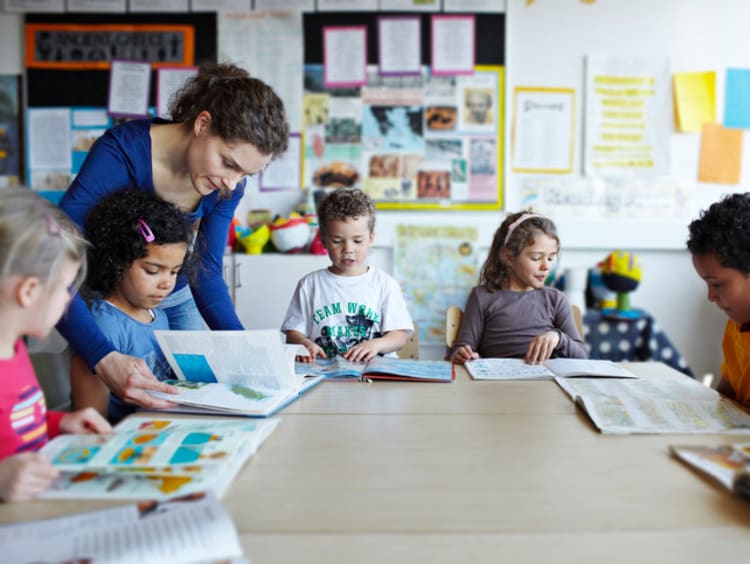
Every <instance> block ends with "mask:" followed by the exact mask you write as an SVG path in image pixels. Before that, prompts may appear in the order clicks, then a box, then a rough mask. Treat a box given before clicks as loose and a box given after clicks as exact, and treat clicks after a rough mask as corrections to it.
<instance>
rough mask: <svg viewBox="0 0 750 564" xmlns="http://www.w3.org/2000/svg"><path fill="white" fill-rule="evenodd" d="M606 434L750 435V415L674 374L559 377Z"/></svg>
mask: <svg viewBox="0 0 750 564" xmlns="http://www.w3.org/2000/svg"><path fill="white" fill-rule="evenodd" d="M555 382H557V385H558V386H560V387H561V388H562V389H563V390H564V391H565V393H566V394H568V396H569V397H570V399H571V400H573V402H575V403H576V404H578V405H579V406H580V407H581V408H582V409H583V410H584V411H585V412H586V414H587V415H588V416H589V417H590V418H591V421H592V422H593V423H594V425H596V426H597V428H599V430H600V431H601V432H602V433H619V434H628V433H670V434H674V433H691V434H695V433H703V434H712V433H750V414H748V413H747V412H745V411H743V410H742V409H741V408H740V407H738V406H737V405H736V404H734V403H733V402H732V401H731V400H728V399H727V398H725V397H722V396H721V395H720V394H719V393H718V392H717V391H716V390H713V389H711V388H709V387H707V386H704V385H703V384H701V383H700V382H698V381H696V380H693V379H692V378H689V377H688V376H685V375H684V374H681V373H678V372H674V373H670V374H669V375H668V376H661V377H648V378H640V379H638V380H625V379H614V378H582V379H576V378H555Z"/></svg>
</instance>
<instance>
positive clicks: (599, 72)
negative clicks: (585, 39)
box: [584, 55, 673, 177]
mask: <svg viewBox="0 0 750 564" xmlns="http://www.w3.org/2000/svg"><path fill="white" fill-rule="evenodd" d="M669 84H670V75H669V60H668V59H667V58H662V57H659V58H645V57H644V58H641V57H632V58H631V57H610V56H603V55H602V56H589V57H587V58H586V97H585V100H586V111H585V128H586V129H585V135H584V138H585V143H586V145H585V149H584V151H585V152H584V167H585V170H584V173H585V174H586V175H587V176H609V177H612V176H624V177H634V176H663V175H667V174H668V173H669V147H670V136H671V132H672V130H671V120H672V115H673V109H672V99H671V95H670V87H669Z"/></svg>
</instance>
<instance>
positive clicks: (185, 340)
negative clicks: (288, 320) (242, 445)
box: [149, 330, 323, 417]
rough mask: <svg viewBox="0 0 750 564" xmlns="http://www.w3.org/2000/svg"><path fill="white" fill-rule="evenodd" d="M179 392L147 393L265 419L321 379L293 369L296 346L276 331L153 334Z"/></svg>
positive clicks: (198, 408)
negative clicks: (299, 373)
mask: <svg viewBox="0 0 750 564" xmlns="http://www.w3.org/2000/svg"><path fill="white" fill-rule="evenodd" d="M154 333H155V335H156V340H157V341H158V342H159V346H160V347H161V350H162V351H163V352H164V356H165V357H166V359H167V361H168V362H169V365H170V366H171V367H172V370H173V371H174V373H175V375H176V376H177V380H169V381H168V383H169V384H172V385H173V386H175V387H177V388H179V390H180V393H179V394H177V395H174V394H165V393H163V392H156V391H151V392H149V393H150V394H151V395H153V396H155V397H158V398H162V399H165V400H168V401H171V402H174V403H177V404H180V405H183V406H189V409H182V410H180V411H189V412H191V413H217V414H223V415H245V416H249V417H266V416H268V415H273V414H274V413H276V412H277V411H278V410H279V409H281V408H282V407H284V406H285V405H287V404H288V403H290V402H292V401H293V400H295V399H297V398H298V397H299V396H300V395H302V394H303V393H305V392H306V391H308V390H309V389H310V388H312V387H313V386H314V385H316V384H318V383H319V382H321V381H322V380H323V378H322V377H320V376H318V377H305V376H304V375H298V374H296V373H295V370H294V353H295V351H296V350H297V347H287V346H286V345H284V343H283V342H282V340H281V339H282V335H281V333H279V332H278V331H273V330H267V331H266V330H261V331H154Z"/></svg>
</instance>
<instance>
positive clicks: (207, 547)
mask: <svg viewBox="0 0 750 564" xmlns="http://www.w3.org/2000/svg"><path fill="white" fill-rule="evenodd" d="M40 539H44V540H43V542H42V541H40ZM0 546H2V547H3V561H5V562H140V563H146V562H159V563H160V564H184V563H187V562H217V561H219V560H221V561H228V560H225V559H229V558H232V559H233V560H232V562H247V561H246V560H245V559H244V558H242V547H241V546H240V542H239V538H238V537H237V531H236V529H235V527H234V523H233V522H232V518H231V517H230V515H229V514H228V513H227V511H226V510H225V509H224V507H222V505H221V502H220V501H219V500H217V499H216V498H215V497H214V496H213V495H210V494H205V495H204V494H196V495H193V496H188V497H183V498H177V499H174V500H171V501H167V502H159V503H157V502H144V503H138V504H130V505H122V506H119V507H112V508H109V509H101V510H98V511H87V512H84V513H77V514H73V515H65V516H63V517H57V518H54V519H45V520H40V521H30V522H26V523H14V524H11V525H4V526H0Z"/></svg>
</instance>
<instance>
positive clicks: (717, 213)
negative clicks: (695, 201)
mask: <svg viewBox="0 0 750 564" xmlns="http://www.w3.org/2000/svg"><path fill="white" fill-rule="evenodd" d="M688 231H689V233H690V234H689V236H688V240H687V248H688V250H689V251H690V253H691V254H693V255H705V254H710V253H713V254H715V255H716V258H717V260H718V261H719V264H720V265H721V266H723V267H724V268H735V269H737V270H739V271H740V272H743V273H745V274H748V273H750V192H744V193H741V194H730V195H728V196H725V197H724V198H722V199H721V200H720V201H718V202H714V203H713V204H711V205H710V206H709V207H708V209H706V210H703V211H701V213H700V216H699V217H698V219H696V220H693V221H692V222H691V223H690V225H689V226H688Z"/></svg>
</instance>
